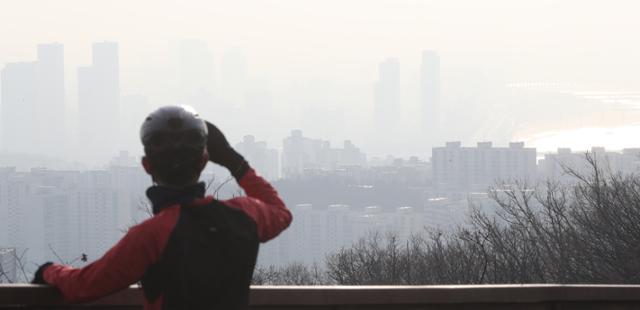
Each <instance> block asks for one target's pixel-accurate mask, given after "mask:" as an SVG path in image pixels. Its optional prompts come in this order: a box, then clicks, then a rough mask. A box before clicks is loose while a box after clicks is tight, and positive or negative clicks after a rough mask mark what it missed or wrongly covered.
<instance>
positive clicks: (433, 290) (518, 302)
mask: <svg viewBox="0 0 640 310" xmlns="http://www.w3.org/2000/svg"><path fill="white" fill-rule="evenodd" d="M142 300H143V296H142V293H141V291H140V289H139V288H137V287H131V288H129V289H127V290H124V291H122V292H119V293H116V294H113V295H111V296H108V297H105V298H102V299H100V300H98V301H96V302H93V303H90V304H84V305H67V304H65V303H64V302H63V300H62V298H61V296H60V295H59V293H58V292H57V291H56V290H55V289H53V288H51V287H47V286H36V285H26V284H25V285H20V284H14V285H0V308H2V309H80V308H98V309H105V310H106V309H120V310H122V309H141V308H142V306H141V305H142ZM250 309H270V310H277V309H290V310H292V309H316V310H321V309H333V310H339V309H350V310H355V309H377V310H387V309H389V310H403V309H406V310H408V309H451V310H452V309H479V310H482V309H536V310H539V309H550V310H551V309H554V310H559V309H561V310H569V309H576V310H577V309H616V310H618V309H640V285H547V284H541V285H529V284H528V285H442V286H277V287H276V286H256V287H252V290H251V305H250Z"/></svg>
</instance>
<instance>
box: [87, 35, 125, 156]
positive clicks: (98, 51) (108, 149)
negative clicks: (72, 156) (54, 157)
mask: <svg viewBox="0 0 640 310" xmlns="http://www.w3.org/2000/svg"><path fill="white" fill-rule="evenodd" d="M119 105H120V68H119V58H118V43H115V42H101V43H94V44H93V63H92V64H91V65H90V66H86V67H80V68H78V108H79V117H80V120H79V122H78V123H79V127H80V128H79V129H80V130H79V133H78V138H79V142H80V146H81V149H82V150H83V154H81V157H85V158H92V159H97V160H106V159H108V158H110V157H111V155H113V154H115V153H116V152H117V149H116V147H117V146H118V140H117V137H118V132H119V131H118V128H119V125H118V124H119V120H118V111H119Z"/></svg>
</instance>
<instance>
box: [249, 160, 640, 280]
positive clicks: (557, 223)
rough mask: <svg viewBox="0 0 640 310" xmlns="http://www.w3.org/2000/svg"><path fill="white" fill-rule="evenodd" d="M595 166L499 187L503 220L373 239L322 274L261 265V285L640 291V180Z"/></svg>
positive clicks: (345, 251) (493, 194) (479, 216)
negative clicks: (588, 286)
mask: <svg viewBox="0 0 640 310" xmlns="http://www.w3.org/2000/svg"><path fill="white" fill-rule="evenodd" d="M586 161H587V163H588V166H589V169H588V171H589V172H587V173H584V172H579V171H576V170H573V169H572V168H570V167H564V171H565V173H566V174H567V175H569V176H571V179H572V180H573V181H572V182H571V183H560V182H557V181H546V182H543V183H540V184H536V185H535V186H529V185H528V184H525V183H522V182H520V183H518V182H516V183H514V184H502V185H500V186H496V187H495V188H493V189H491V190H490V191H489V197H490V198H491V200H492V201H493V202H494V203H495V205H496V208H497V209H496V210H495V212H492V213H491V214H488V213H486V212H485V211H483V210H481V209H480V208H474V209H473V211H472V212H471V214H470V216H469V221H468V224H465V225H462V226H460V227H457V228H456V229H454V230H452V231H450V232H443V231H425V232H423V233H420V234H415V235H413V236H412V237H411V238H409V239H408V240H401V239H400V238H398V235H397V234H394V233H392V232H389V233H382V232H379V233H372V234H369V235H368V236H366V237H364V238H362V239H360V240H358V241H357V242H356V243H354V244H353V245H351V246H349V247H344V248H342V249H340V250H338V251H337V252H335V253H331V254H329V255H327V256H326V257H325V258H324V264H325V266H323V267H322V268H320V267H319V266H317V265H314V266H305V265H303V264H300V263H294V264H290V265H286V266H282V267H273V266H270V267H258V268H256V271H255V273H254V284H257V285H321V284H322V285H391V284H394V285H419V284H423V285H426V284H496V283H627V284H631V283H634V284H635V283H640V260H639V259H638V257H640V176H639V175H637V174H635V173H629V172H626V173H623V172H612V171H610V170H609V169H608V168H607V166H606V163H600V162H598V159H597V158H596V157H595V156H593V155H592V154H587V155H586Z"/></svg>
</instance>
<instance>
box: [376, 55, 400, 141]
mask: <svg viewBox="0 0 640 310" xmlns="http://www.w3.org/2000/svg"><path fill="white" fill-rule="evenodd" d="M373 101H374V110H375V112H374V114H375V116H374V121H375V125H374V127H375V128H376V131H378V134H382V133H385V132H387V133H392V131H393V130H394V129H395V127H396V126H397V124H398V122H399V118H400V108H401V107H400V65H399V62H398V59H397V58H387V59H386V60H385V61H383V62H381V63H380V65H379V66H378V81H377V82H376V83H375V84H374V86H373Z"/></svg>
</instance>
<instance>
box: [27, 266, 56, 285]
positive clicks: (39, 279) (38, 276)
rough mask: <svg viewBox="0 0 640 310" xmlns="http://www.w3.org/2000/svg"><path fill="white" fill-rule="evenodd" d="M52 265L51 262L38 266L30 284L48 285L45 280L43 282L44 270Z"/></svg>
mask: <svg viewBox="0 0 640 310" xmlns="http://www.w3.org/2000/svg"><path fill="white" fill-rule="evenodd" d="M51 265H53V263H52V262H46V263H44V264H42V265H40V267H38V270H37V271H36V273H35V275H33V280H32V281H31V284H48V283H47V282H46V281H45V280H44V270H45V269H47V267H49V266H51Z"/></svg>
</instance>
